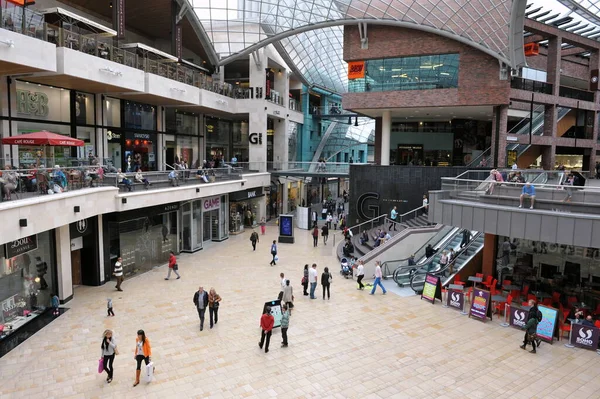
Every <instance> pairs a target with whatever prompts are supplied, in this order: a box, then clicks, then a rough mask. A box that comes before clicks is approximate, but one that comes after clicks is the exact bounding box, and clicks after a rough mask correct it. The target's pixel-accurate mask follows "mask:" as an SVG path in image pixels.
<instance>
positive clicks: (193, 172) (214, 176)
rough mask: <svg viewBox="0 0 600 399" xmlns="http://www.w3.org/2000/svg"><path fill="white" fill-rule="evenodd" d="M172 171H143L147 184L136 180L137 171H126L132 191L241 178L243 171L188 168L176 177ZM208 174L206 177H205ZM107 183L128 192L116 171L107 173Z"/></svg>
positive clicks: (178, 172) (180, 171)
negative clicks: (172, 174) (118, 179)
mask: <svg viewBox="0 0 600 399" xmlns="http://www.w3.org/2000/svg"><path fill="white" fill-rule="evenodd" d="M170 173H171V172H145V173H142V176H143V178H144V179H147V180H148V182H149V183H150V184H149V185H146V184H145V183H143V182H136V181H135V179H134V177H135V173H125V176H126V177H127V179H128V180H129V181H130V182H131V191H135V190H144V189H146V190H151V189H159V188H168V187H177V186H190V185H198V184H208V183H214V182H219V181H229V180H238V179H240V178H241V176H242V175H241V171H240V170H239V169H238V168H235V169H234V168H219V169H209V170H207V171H203V170H197V169H187V170H179V171H176V172H175V174H176V178H173V177H169V175H170ZM204 176H206V179H204ZM105 184H107V185H112V186H115V187H118V188H119V191H121V192H127V191H128V188H127V185H125V184H119V183H118V182H117V174H116V173H107V174H106V176H105Z"/></svg>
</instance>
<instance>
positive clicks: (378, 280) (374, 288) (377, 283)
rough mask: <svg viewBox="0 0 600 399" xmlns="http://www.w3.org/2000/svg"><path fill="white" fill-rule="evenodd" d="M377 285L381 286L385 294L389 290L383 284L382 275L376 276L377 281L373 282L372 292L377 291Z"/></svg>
mask: <svg viewBox="0 0 600 399" xmlns="http://www.w3.org/2000/svg"><path fill="white" fill-rule="evenodd" d="M377 286H380V287H381V289H382V290H383V293H384V294H385V293H386V292H387V291H386V290H385V287H384V286H383V284H381V278H380V277H376V278H375V281H374V282H373V289H372V290H371V294H374V293H375V290H376V289H377Z"/></svg>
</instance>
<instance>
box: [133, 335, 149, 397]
mask: <svg viewBox="0 0 600 399" xmlns="http://www.w3.org/2000/svg"><path fill="white" fill-rule="evenodd" d="M150 356H152V348H151V347H150V340H149V339H148V338H147V337H146V333H145V332H144V330H138V332H137V338H136V339H135V350H134V352H133V358H134V359H135V361H136V362H137V368H136V369H135V382H134V383H133V386H134V387H136V386H138V385H139V384H140V374H141V370H142V361H144V362H145V363H146V366H148V364H150Z"/></svg>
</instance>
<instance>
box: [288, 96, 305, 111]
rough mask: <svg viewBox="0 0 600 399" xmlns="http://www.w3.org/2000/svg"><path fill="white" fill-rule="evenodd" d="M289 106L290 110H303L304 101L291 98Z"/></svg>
mask: <svg viewBox="0 0 600 399" xmlns="http://www.w3.org/2000/svg"><path fill="white" fill-rule="evenodd" d="M288 108H289V109H290V111H298V112H302V103H301V102H300V101H298V100H295V99H293V98H290V99H289V100H288Z"/></svg>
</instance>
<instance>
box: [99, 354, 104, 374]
mask: <svg viewBox="0 0 600 399" xmlns="http://www.w3.org/2000/svg"><path fill="white" fill-rule="evenodd" d="M103 371H104V358H103V357H101V358H100V360H98V374H102V372H103Z"/></svg>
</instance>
